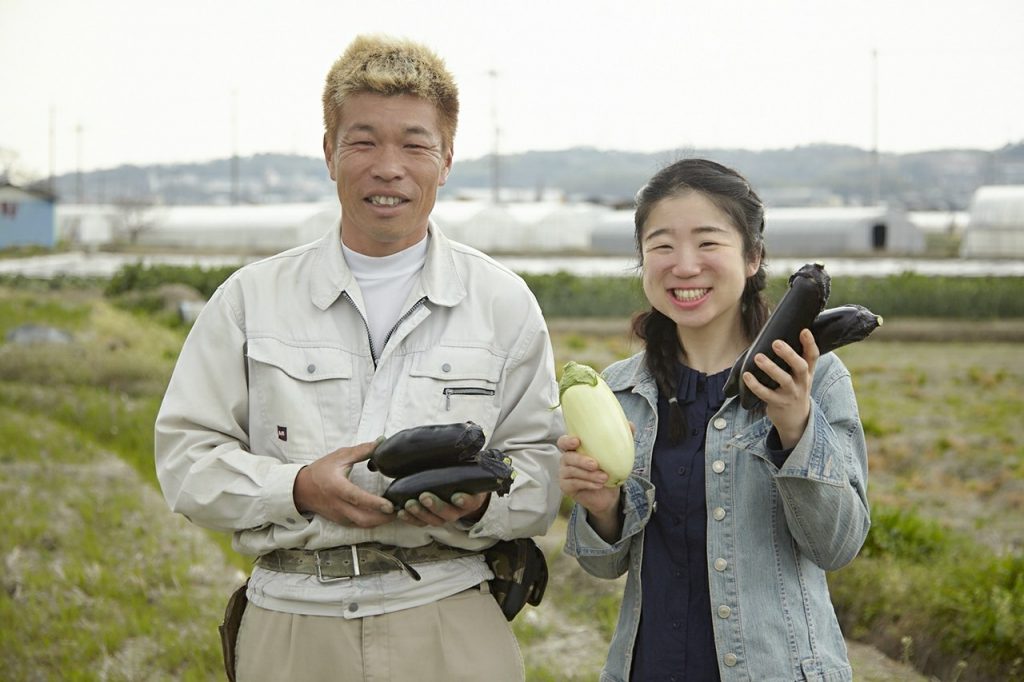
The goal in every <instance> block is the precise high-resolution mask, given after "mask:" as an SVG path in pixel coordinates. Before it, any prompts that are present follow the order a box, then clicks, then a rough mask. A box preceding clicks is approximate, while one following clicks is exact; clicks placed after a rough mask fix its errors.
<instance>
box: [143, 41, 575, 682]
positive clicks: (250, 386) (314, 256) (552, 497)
mask: <svg viewBox="0 0 1024 682" xmlns="http://www.w3.org/2000/svg"><path fill="white" fill-rule="evenodd" d="M323 106H324V124H325V127H326V133H325V135H324V143H323V147H324V157H325V159H326V162H327V167H328V170H329V172H330V176H331V179H332V180H334V182H335V183H336V184H337V190H338V199H339V200H340V203H341V208H342V214H341V215H342V217H341V224H340V230H339V229H332V230H331V231H330V232H329V233H328V234H327V235H325V236H324V237H323V238H322V239H321V240H319V241H318V242H315V243H313V244H309V245H306V246H302V247H298V248H295V249H292V250H290V251H286V252H284V253H282V254H278V255H277V256H274V257H271V258H268V259H266V260H264V261H261V262H258V263H254V264H252V265H249V266H247V267H244V268H242V269H241V270H239V271H238V272H236V273H235V274H233V275H232V276H231V277H230V278H229V279H228V280H227V281H226V282H225V283H224V284H223V285H222V286H221V287H220V289H219V290H218V291H217V292H216V294H215V295H214V296H213V297H212V298H211V300H210V302H209V303H208V304H207V306H206V307H205V308H204V310H203V312H202V314H201V315H200V316H199V318H198V319H197V320H196V323H195V326H194V327H193V329H192V331H191V333H190V334H189V337H188V339H187V340H186V342H185V344H184V346H183V348H182V352H181V356H180V358H179V360H178V363H177V366H176V367H175V370H174V374H173V376H172V378H171V381H170V385H169V386H168V389H167V393H166V396H165V398H164V402H163V405H162V406H161V409H160V413H159V415H158V417H157V422H156V464H157V471H158V474H159V478H160V483H161V486H162V488H163V491H164V495H165V497H166V498H167V501H168V504H169V505H170V506H171V508H172V509H173V510H174V511H176V512H179V513H181V514H184V515H185V516H187V517H188V518H189V519H190V520H192V521H193V522H195V523H197V524H199V525H202V526H206V527H209V528H215V529H222V530H228V531H232V532H233V533H234V547H235V548H236V549H237V550H238V551H240V552H242V553H243V554H247V555H252V556H255V557H260V558H259V559H257V562H256V566H255V568H254V569H253V573H252V576H251V578H250V580H249V583H248V588H247V591H246V596H247V598H248V601H249V603H248V606H247V607H246V609H245V612H244V616H243V617H242V621H241V627H240V630H239V633H238V638H237V655H236V657H234V658H232V659H231V660H230V661H226V662H228V663H229V666H230V664H231V663H234V661H235V660H237V678H238V679H239V680H274V681H275V682H277V681H280V680H304V679H305V680H317V679H328V678H330V679H344V680H358V679H366V680H370V679H373V680H410V679H417V680H480V679H493V680H506V679H512V680H515V679H523V676H524V673H523V662H522V658H521V656H520V654H519V649H518V646H517V644H516V642H515V638H514V636H513V634H512V632H511V629H510V628H509V625H508V623H507V622H506V620H505V618H504V617H503V616H502V614H501V611H500V610H499V608H498V605H497V603H496V602H495V600H494V599H493V597H492V596H491V595H490V594H488V593H487V581H488V580H489V579H490V578H492V577H493V576H492V573H491V571H490V569H489V568H488V566H487V563H486V562H485V560H484V558H483V556H482V555H481V554H480V551H481V550H483V549H485V548H487V547H489V546H490V545H492V544H494V543H495V542H496V541H498V540H499V539H510V538H517V537H529V536H533V535H537V534H543V533H544V532H546V530H547V529H548V527H549V526H550V524H551V522H552V521H553V519H554V516H555V513H556V511H557V506H558V501H559V498H560V493H559V490H558V488H557V485H556V484H555V482H556V477H557V467H558V451H557V449H556V447H555V445H554V441H555V438H556V437H557V434H558V433H560V432H561V431H562V430H563V428H562V426H561V423H560V417H559V416H558V413H557V412H552V411H551V410H550V409H549V408H550V406H551V405H555V404H556V403H557V402H558V400H557V387H556V385H555V379H554V371H553V356H552V352H551V346H550V340H549V338H548V334H547V329H546V327H545V325H544V322H543V320H542V317H541V313H540V309H539V307H538V305H537V303H536V300H535V299H534V298H533V296H532V294H531V293H530V292H529V290H528V289H527V288H526V286H525V284H524V283H523V281H522V280H521V279H520V278H519V277H517V276H516V275H515V274H513V273H512V272H510V271H508V270H507V269H505V268H504V267H502V266H500V265H498V264H497V263H495V262H494V261H492V260H491V259H489V258H488V257H486V256H484V255H483V254H481V253H479V252H478V251H475V250H473V249H470V248H468V247H466V246H463V245H460V244H456V243H454V242H450V241H448V240H447V239H446V238H445V237H444V235H443V234H441V232H440V231H439V230H438V229H437V226H436V225H434V224H433V223H432V222H430V219H429V216H430V212H431V210H432V209H433V206H434V202H435V199H436V195H437V190H438V188H439V187H440V186H442V185H444V184H445V182H446V180H447V177H448V173H449V171H450V170H451V166H452V151H453V146H452V145H453V140H454V136H455V128H456V124H457V118H458V91H457V88H456V85H455V83H454V80H453V79H452V76H451V74H450V73H449V72H448V71H447V70H446V68H445V66H444V63H443V62H442V61H441V60H440V59H439V58H438V57H437V56H436V55H434V54H433V53H432V52H430V51H429V50H427V49H426V48H424V47H423V46H420V45H418V44H415V43H412V42H408V41H404V40H395V39H391V38H386V37H359V38H357V39H356V40H355V41H354V42H353V43H352V44H351V45H350V46H349V48H348V49H347V50H346V52H345V53H344V54H343V55H342V57H341V58H340V59H339V60H338V61H337V62H336V63H335V64H334V66H333V67H332V69H331V70H330V73H329V74H328V76H327V82H326V86H325V88H324V95H323ZM463 421H472V422H475V423H476V424H479V425H480V426H482V427H483V429H484V432H485V434H486V437H487V442H486V444H485V447H486V448H497V449H499V450H501V451H503V452H504V453H505V454H507V455H508V456H509V457H510V458H511V460H512V463H513V467H514V469H515V472H516V478H515V479H514V483H513V486H512V490H511V491H510V492H509V494H508V495H505V496H498V495H492V494H489V493H483V494H477V495H468V494H462V493H457V494H455V495H454V496H452V498H451V499H448V500H441V499H439V498H437V497H435V496H433V495H430V494H423V495H421V496H420V497H419V499H418V500H417V501H410V502H409V503H408V504H407V505H406V506H405V507H404V508H403V509H394V508H393V506H392V505H391V503H390V502H388V501H387V500H386V499H385V498H384V497H382V492H383V491H384V489H385V488H386V487H387V485H388V483H389V480H390V479H387V478H386V477H384V476H383V475H382V474H380V473H375V472H372V471H370V470H369V469H368V468H367V466H366V463H365V461H364V460H366V459H367V457H368V456H369V455H370V453H371V452H372V451H373V449H374V447H375V444H376V441H377V440H378V439H379V437H381V436H382V435H383V436H389V435H392V434H394V433H395V432H397V431H399V430H402V429H405V428H409V427H414V426H421V425H427V424H451V423H456V422H463ZM356 565H358V574H357V575H354V574H355V573H356V572H357V570H356V568H355V567H356ZM339 567H341V568H339ZM342 569H344V570H342ZM417 578H418V579H417Z"/></svg>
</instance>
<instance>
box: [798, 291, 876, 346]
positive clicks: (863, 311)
mask: <svg viewBox="0 0 1024 682" xmlns="http://www.w3.org/2000/svg"><path fill="white" fill-rule="evenodd" d="M881 326H882V316H881V315H875V314H874V313H873V312H871V311H870V310H868V309H867V308H865V307H864V306H862V305H857V304H856V303H849V304H847V305H841V306H838V307H836V308H828V309H827V310H822V311H821V313H819V314H818V316H817V317H816V318H814V322H813V323H812V324H811V334H813V335H814V342H815V343H816V344H818V350H819V351H820V352H821V354H822V355H824V354H825V353H831V352H832V351H834V350H835V349H837V348H842V347H843V346H846V345H848V344H851V343H855V342H857V341H863V340H864V339H866V338H868V336H869V335H870V334H871V332H873V331H875V330H876V329H878V328H879V327H881Z"/></svg>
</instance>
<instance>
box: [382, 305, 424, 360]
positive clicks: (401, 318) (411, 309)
mask: <svg viewBox="0 0 1024 682" xmlns="http://www.w3.org/2000/svg"><path fill="white" fill-rule="evenodd" d="M425 300H427V297H426V296H424V297H423V298H421V299H420V300H418V301H416V302H415V303H413V304H412V306H411V307H410V308H409V309H408V310H406V311H405V314H404V315H402V316H401V317H400V318H398V321H397V322H395V326H394V327H392V328H391V331H389V332H388V335H387V336H385V337H384V345H383V346H381V348H382V349H383V348H385V347H387V345H388V341H390V340H391V335H392V334H394V333H395V330H396V329H398V327H399V325H401V324H402V323H403V322H405V321H406V320H407V319H408V318H409V316H410V315H412V314H413V312H414V311H415V310H416V309H417V308H419V307H420V305H422V303H423V302H424V301H425Z"/></svg>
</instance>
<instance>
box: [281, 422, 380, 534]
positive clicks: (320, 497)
mask: <svg viewBox="0 0 1024 682" xmlns="http://www.w3.org/2000/svg"><path fill="white" fill-rule="evenodd" d="M375 447H377V442H376V441H372V442H369V443H360V444H359V445H354V446H352V447H350V448H339V449H337V450H335V451H334V452H332V453H330V454H328V455H325V456H324V457H321V458H320V459H318V460H316V461H315V462H313V463H312V464H310V465H308V466H305V467H303V468H302V469H300V470H299V474H298V476H296V477H295V485H294V487H293V488H292V496H293V498H294V500H295V508H296V509H298V510H299V511H300V512H303V513H306V512H313V513H315V514H319V515H320V516H322V517H324V518H325V519H328V520H330V521H334V522H335V523H340V524H341V525H343V526H358V527H360V528H373V527H375V526H380V525H383V524H385V523H388V522H390V521H393V520H394V519H395V517H394V512H395V510H394V506H393V505H392V504H391V503H390V502H388V501H387V500H386V499H384V498H383V497H377V496H376V495H371V494H370V493H368V492H366V491H365V490H363V489H362V488H360V487H359V486H357V485H356V484H355V483H353V482H352V481H350V480H349V478H348V477H349V474H350V473H351V471H352V465H353V464H355V463H356V462H362V461H363V460H365V459H367V458H368V457H369V456H370V454H371V453H372V452H373V450H374V448H375Z"/></svg>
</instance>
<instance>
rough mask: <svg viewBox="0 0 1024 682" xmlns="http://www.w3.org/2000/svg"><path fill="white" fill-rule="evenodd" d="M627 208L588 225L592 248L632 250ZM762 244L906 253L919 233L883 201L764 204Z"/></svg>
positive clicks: (811, 250) (774, 251)
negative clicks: (872, 203)
mask: <svg viewBox="0 0 1024 682" xmlns="http://www.w3.org/2000/svg"><path fill="white" fill-rule="evenodd" d="M634 232H635V228H634V224H633V211H631V210H625V211H609V212H608V213H607V214H606V215H605V216H603V217H602V219H601V220H600V221H599V222H598V223H597V224H596V226H595V227H594V231H593V235H592V239H591V243H592V245H593V249H594V251H595V252H597V253H603V254H616V255H627V254H629V255H632V254H633V253H635V251H636V247H635V242H634ZM764 239H765V247H766V248H767V250H768V257H769V258H773V257H776V256H783V257H785V256H808V257H815V256H862V255H887V256H891V255H910V254H918V253H921V252H923V251H924V248H925V243H924V235H923V234H922V232H921V230H920V229H918V228H917V227H916V226H915V225H914V224H913V223H911V222H910V221H909V220H908V219H907V216H906V214H905V213H903V212H902V211H896V210H892V209H888V208H886V207H885V206H871V207H821V208H817V207H811V208H769V209H767V210H766V211H765V231H764Z"/></svg>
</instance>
